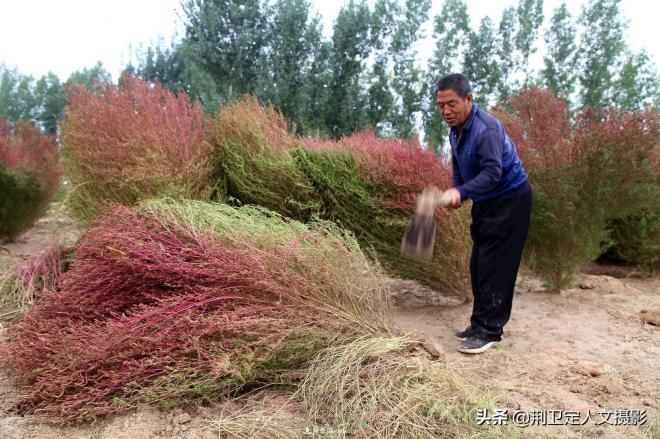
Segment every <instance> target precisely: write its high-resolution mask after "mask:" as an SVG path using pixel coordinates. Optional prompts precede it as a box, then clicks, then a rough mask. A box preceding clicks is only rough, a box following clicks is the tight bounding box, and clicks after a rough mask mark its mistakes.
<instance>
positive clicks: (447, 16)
mask: <svg viewBox="0 0 660 439" xmlns="http://www.w3.org/2000/svg"><path fill="white" fill-rule="evenodd" d="M469 35H470V18H469V15H468V10H467V4H466V3H465V1H464V0H446V1H445V3H444V4H443V7H442V11H441V12H440V15H437V16H436V17H435V21H434V26H433V37H434V38H435V40H436V45H435V50H434V52H433V56H432V57H431V59H430V60H429V71H428V79H427V88H426V93H425V96H426V99H427V100H426V105H425V106H424V108H425V110H424V132H425V134H426V139H425V140H426V142H427V143H428V144H429V145H431V146H432V148H433V149H434V150H435V151H438V152H439V151H440V150H441V149H442V146H443V145H444V144H445V141H446V138H447V133H448V132H449V131H448V128H447V125H446V124H445V122H444V121H443V120H442V118H441V117H440V115H439V114H438V110H437V103H436V96H435V95H434V93H433V92H434V91H435V83H436V81H437V80H438V79H439V78H440V76H442V75H444V74H446V73H449V72H452V71H457V70H459V69H461V68H462V66H461V65H459V64H457V60H458V59H460V58H459V54H460V53H464V49H465V48H466V47H467V45H468V43H469Z"/></svg>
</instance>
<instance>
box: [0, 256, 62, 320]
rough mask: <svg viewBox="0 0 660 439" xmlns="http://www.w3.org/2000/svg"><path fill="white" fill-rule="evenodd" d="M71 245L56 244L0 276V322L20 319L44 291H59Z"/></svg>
mask: <svg viewBox="0 0 660 439" xmlns="http://www.w3.org/2000/svg"><path fill="white" fill-rule="evenodd" d="M71 256H72V249H70V248H65V247H62V246H59V245H57V246H53V247H51V248H49V249H47V250H46V251H44V252H42V253H41V254H39V255H37V256H35V257H33V258H31V259H29V260H28V261H26V262H25V263H24V264H23V265H21V266H19V267H18V268H17V269H15V270H14V271H13V272H10V273H8V274H6V275H5V276H3V277H2V279H0V322H9V321H15V320H17V319H19V318H20V317H21V316H22V314H23V313H24V312H25V311H26V310H27V309H28V308H29V307H30V306H32V304H33V303H35V302H36V301H37V300H38V299H39V298H40V297H41V296H42V294H43V293H44V291H58V290H59V288H60V281H61V275H62V273H63V271H65V270H66V269H67V267H68V265H69V263H70V260H69V258H70V257H71Z"/></svg>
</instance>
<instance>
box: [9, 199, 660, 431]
mask: <svg viewBox="0 0 660 439" xmlns="http://www.w3.org/2000/svg"><path fill="white" fill-rule="evenodd" d="M78 235H79V233H78V231H77V228H76V227H75V225H74V224H72V222H71V221H70V220H69V219H68V218H67V217H66V215H64V213H63V212H62V209H61V207H60V206H59V205H54V206H53V208H52V209H51V211H50V213H49V215H48V217H46V218H44V219H42V220H40V221H39V222H38V223H37V224H36V225H35V227H33V228H32V229H31V230H29V231H27V232H26V233H25V234H23V235H22V236H21V237H20V238H19V239H18V240H17V242H15V243H10V244H4V245H2V246H0V269H5V270H9V269H11V268H12V267H13V266H15V265H17V264H20V263H21V262H22V261H24V260H25V259H27V258H28V257H30V256H32V255H35V254H38V253H39V252H40V251H42V250H43V249H45V248H46V247H48V246H49V245H53V244H56V243H58V242H59V243H72V242H74V241H75V240H76V238H77V236H78ZM3 267H4V268H3ZM587 272H588V273H591V274H587V273H583V274H581V275H580V276H579V285H580V286H579V287H577V288H575V289H571V290H566V291H562V292H561V294H559V295H553V294H549V293H547V292H545V291H543V289H542V287H541V284H540V282H539V281H538V280H537V279H534V278H533V277H531V276H523V275H521V276H519V281H518V284H517V288H516V295H515V297H514V303H513V312H512V317H511V320H510V322H509V324H508V325H507V326H506V328H505V334H504V338H503V341H502V343H501V344H500V345H499V346H497V347H496V348H494V349H491V350H490V351H487V352H486V353H484V354H481V355H476V356H469V355H465V354H461V353H459V352H457V351H456V347H457V345H458V341H456V340H454V338H453V335H452V334H453V332H454V331H456V330H459V329H464V328H465V326H466V325H467V324H468V320H469V315H470V311H471V304H470V303H462V302H461V301H460V300H457V299H455V298H452V297H445V296H442V295H441V294H438V293H433V292H429V291H427V290H425V289H423V288H421V287H419V286H418V285H416V284H414V283H411V282H407V281H398V280H395V281H393V287H394V288H395V290H396V291H395V294H396V296H395V297H396V303H397V306H396V307H395V312H394V326H395V328H396V329H398V330H400V331H403V332H408V331H415V332H417V333H420V334H424V335H426V336H428V337H430V338H432V339H434V340H435V341H436V342H437V343H438V344H439V345H440V346H442V348H443V350H444V355H443V356H441V358H440V360H439V361H446V362H449V363H452V364H453V365H455V366H456V367H458V368H460V369H461V370H463V371H464V373H465V376H466V377H468V378H469V379H470V380H472V381H474V382H475V383H477V384H478V385H479V386H480V387H482V388H484V389H486V390H488V391H489V392H490V393H491V394H492V395H493V396H494V397H496V398H497V399H498V400H499V401H501V402H500V403H499V404H500V407H501V408H507V409H508V410H509V413H512V412H513V411H514V410H520V411H525V412H527V413H531V412H532V411H533V410H538V411H547V410H563V411H579V412H580V415H581V418H580V419H585V417H586V415H587V413H588V412H589V413H590V415H591V421H587V422H586V423H585V425H584V426H573V425H571V426H556V427H549V426H535V427H528V428H527V431H529V433H530V437H534V436H535V435H536V434H535V433H541V434H543V433H545V434H549V435H550V436H551V437H570V438H573V437H575V438H580V437H584V438H612V439H614V438H617V439H618V438H660V425H659V423H660V420H659V418H660V328H658V327H656V326H652V325H649V324H645V323H643V322H642V321H641V320H640V318H639V315H640V311H642V310H645V309H646V310H660V277H655V278H644V277H640V276H637V275H636V274H635V273H634V272H632V271H630V270H627V269H621V268H618V267H607V266H592V267H590V268H589V270H587ZM614 276H616V277H614ZM3 331H4V329H3V328H1V327H0V332H3ZM0 342H2V341H1V340H0ZM15 395H16V389H15V387H13V386H12V384H11V383H10V382H8V381H6V380H1V379H0V438H2V439H56V438H57V439H59V438H71V439H156V438H168V439H170V438H171V439H174V438H177V439H179V438H180V439H210V438H217V437H218V434H217V433H213V432H211V431H209V430H208V429H206V418H207V417H208V416H212V415H213V411H212V410H207V411H206V412H204V413H202V412H200V411H199V409H194V408H186V409H176V410H171V411H166V412H165V411H158V410H155V409H152V408H149V407H144V408H142V409H140V410H138V411H136V412H133V413H129V414H125V415H120V416H114V417H111V418H109V419H104V420H101V421H99V422H97V423H95V424H93V425H88V426H84V427H78V428H74V427H66V428H61V427H54V426H49V425H46V424H43V423H40V422H37V421H35V420H34V419H31V418H30V417H23V416H19V415H17V414H15V413H12V411H11V402H12V400H13V398H14V397H15ZM616 410H619V411H624V412H625V411H628V410H641V411H644V412H645V414H646V419H647V420H646V423H645V425H644V426H643V427H642V428H639V427H631V426H623V425H612V424H615V423H616V422H617V421H616V418H615V416H614V415H612V416H611V417H609V416H610V415H609V414H608V413H610V412H615V411H616ZM605 419H607V420H606V421H604V420H605ZM654 419H655V420H654ZM475 422H476V419H475ZM598 423H602V425H597V424H598Z"/></svg>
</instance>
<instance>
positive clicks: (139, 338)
mask: <svg viewBox="0 0 660 439" xmlns="http://www.w3.org/2000/svg"><path fill="white" fill-rule="evenodd" d="M379 274H380V273H379V270H378V268H377V267H375V266H373V264H371V263H370V262H369V259H368V258H367V257H366V256H365V255H364V253H363V252H362V251H361V250H360V248H359V246H358V245H357V243H356V242H355V241H354V240H353V239H352V238H351V237H350V236H349V235H347V234H346V233H345V232H343V231H342V230H340V229H338V228H337V227H336V226H335V225H333V224H331V223H326V222H314V223H311V224H308V225H304V224H302V223H298V222H295V221H289V220H286V219H284V218H283V217H281V216H279V215H278V214H275V213H273V212H270V211H267V210H264V209H261V208H258V207H244V208H241V209H235V208H232V207H229V206H227V205H221V204H208V203H203V202H194V201H186V202H176V201H173V200H154V201H149V202H145V203H142V204H140V205H139V206H138V207H137V208H133V209H130V208H127V207H117V208H115V209H114V210H112V211H109V212H107V213H106V214H104V215H103V216H102V217H101V218H100V219H99V220H98V221H97V222H96V224H95V226H94V227H93V228H91V229H89V230H88V231H87V232H86V233H85V234H84V235H83V237H82V238H81V240H80V243H79V245H78V247H77V249H76V253H75V260H74V262H73V264H72V265H71V267H70V269H69V270H68V271H67V272H66V273H64V274H63V275H62V277H61V288H60V289H59V291H53V292H51V291H46V292H45V293H44V294H43V297H42V298H41V300H39V301H38V302H37V303H36V304H35V305H33V307H32V308H31V309H30V310H29V311H28V313H27V314H26V315H25V317H24V318H23V320H22V321H21V322H20V323H18V324H16V325H14V326H12V327H11V329H10V332H9V338H10V340H9V343H8V344H7V345H6V347H5V348H4V352H3V355H2V363H3V366H4V367H6V368H7V372H8V374H9V376H10V377H11V378H13V379H14V380H16V381H17V382H18V383H19V384H22V387H21V393H20V395H19V398H18V400H17V401H16V404H15V409H16V410H18V411H19V412H21V413H29V414H36V415H39V416H43V417H46V418H48V419H49V420H50V421H51V422H52V421H54V422H77V421H84V420H91V419H94V418H96V417H98V416H100V415H104V414H109V413H115V412H119V411H122V410H126V409H129V408H132V407H135V406H136V405H138V404H141V403H149V404H153V405H156V406H164V407H168V406H172V405H179V404H185V403H188V402H193V401H197V402H199V401H209V400H217V399H219V398H221V397H223V396H226V395H231V394H234V393H235V392H238V391H240V390H241V389H243V388H246V387H247V388H249V387H250V386H253V385H260V384H270V383H275V382H278V380H279V378H278V377H280V376H285V375H286V373H287V372H288V371H291V370H295V369H297V368H299V367H304V366H305V365H306V363H307V362H308V361H309V360H310V359H311V358H312V357H313V356H314V355H316V354H317V353H318V351H319V350H320V349H322V348H325V347H328V346H331V345H342V344H344V343H347V342H350V341H351V340H354V339H356V338H359V337H362V336H365V335H366V334H370V333H381V332H383V331H385V328H386V319H387V315H388V312H387V309H388V306H389V302H388V297H389V294H388V292H387V289H386V287H385V286H384V284H383V280H382V277H381V276H380V275H379Z"/></svg>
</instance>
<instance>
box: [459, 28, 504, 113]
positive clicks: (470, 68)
mask: <svg viewBox="0 0 660 439" xmlns="http://www.w3.org/2000/svg"><path fill="white" fill-rule="evenodd" d="M469 41H470V46H469V49H468V50H467V51H466V53H465V64H464V65H465V67H464V69H463V70H464V72H465V75H466V76H467V77H468V78H470V82H471V84H472V88H473V90H474V97H475V101H476V102H477V103H478V104H479V105H481V106H482V107H488V106H489V105H490V104H491V103H493V102H492V101H493V100H494V98H496V92H497V88H498V84H499V82H500V70H499V60H498V59H497V46H498V43H497V39H496V34H495V26H494V24H493V21H492V20H491V18H490V17H484V18H483V19H482V20H481V24H480V25H479V31H478V32H477V33H475V32H471V33H470V37H469Z"/></svg>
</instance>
